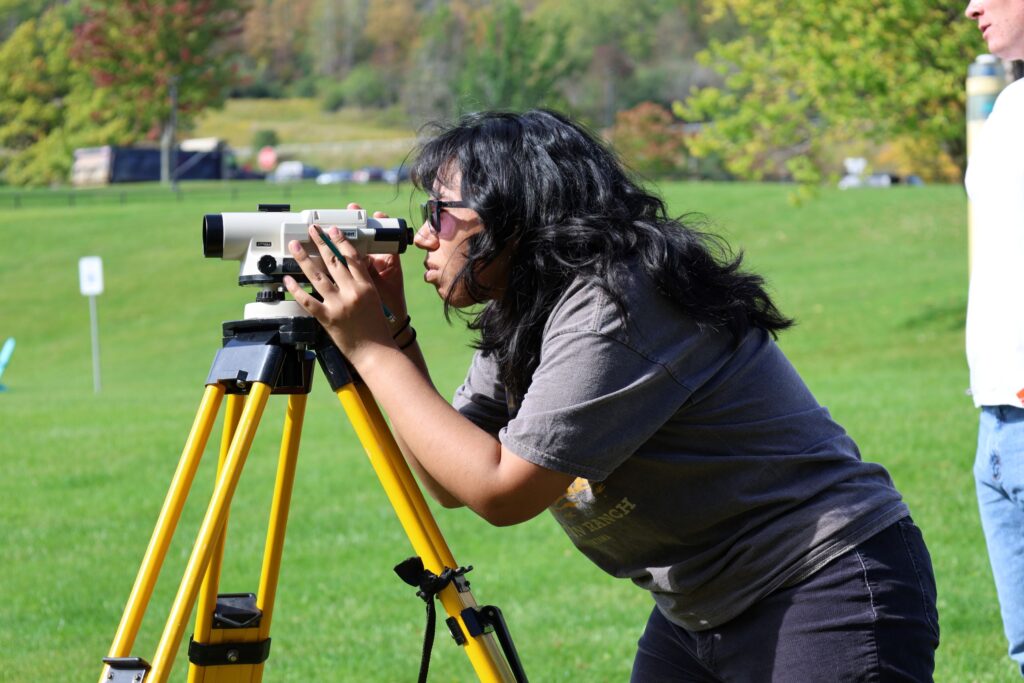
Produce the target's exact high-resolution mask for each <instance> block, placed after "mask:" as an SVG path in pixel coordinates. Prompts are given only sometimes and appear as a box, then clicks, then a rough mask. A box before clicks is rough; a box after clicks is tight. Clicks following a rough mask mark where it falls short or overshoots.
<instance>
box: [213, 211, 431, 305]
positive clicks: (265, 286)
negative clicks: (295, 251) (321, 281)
mask: <svg viewBox="0 0 1024 683" xmlns="http://www.w3.org/2000/svg"><path fill="white" fill-rule="evenodd" d="M314 224H317V225H324V226H330V225H334V226H337V227H338V229H339V230H341V232H342V234H343V235H345V239H346V240H348V241H349V242H350V243H351V244H352V245H353V246H354V247H355V248H356V250H357V251H358V252H359V253H360V254H401V253H404V252H405V250H406V249H407V248H408V246H409V245H410V244H412V239H413V232H412V228H410V227H408V226H407V225H406V222H405V220H404V219H402V218H373V217H371V216H368V215H367V212H366V211H365V210H363V209H308V210H306V211H300V212H298V213H293V212H292V211H291V206H289V205H288V204H260V205H259V210H258V211H255V212H238V213H211V214H206V215H205V216H204V217H203V255H204V256H206V257H207V258H220V259H222V260H225V261H228V260H231V261H239V262H240V263H241V266H240V268H239V271H238V284H239V285H243V286H258V287H260V292H259V293H258V294H257V295H256V303H255V304H249V305H247V306H246V312H245V317H246V319H249V318H267V317H296V316H305V315H307V314H306V312H305V311H304V310H303V309H302V307H301V306H299V305H298V304H296V303H295V302H293V301H285V300H284V289H283V287H282V282H283V281H284V276H285V275H290V276H292V277H293V278H295V280H296V281H298V282H300V283H308V282H309V280H308V279H307V278H306V276H305V274H304V273H303V272H302V269H301V268H299V264H298V263H297V262H296V261H295V259H293V258H292V257H291V256H290V254H289V253H288V243H289V242H291V241H292V240H298V241H300V242H302V243H303V246H304V247H305V249H306V252H307V253H308V254H309V255H310V258H320V257H319V255H318V253H319V252H318V250H317V249H315V248H313V244H312V242H310V240H309V227H310V226H311V225H314Z"/></svg>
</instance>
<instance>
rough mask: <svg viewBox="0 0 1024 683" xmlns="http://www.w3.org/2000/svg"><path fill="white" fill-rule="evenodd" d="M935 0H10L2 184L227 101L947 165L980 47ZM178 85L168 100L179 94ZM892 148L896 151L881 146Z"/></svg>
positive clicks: (766, 160)
mask: <svg viewBox="0 0 1024 683" xmlns="http://www.w3.org/2000/svg"><path fill="white" fill-rule="evenodd" d="M961 9H962V8H961V7H960V6H959V5H950V4H949V3H942V2H938V1H937V0H892V1H891V2H888V3H886V4H885V6H884V8H877V7H875V6H874V4H873V3H866V2H864V0H787V2H764V0H760V1H758V2H755V1H754V0H634V1H633V2H628V3H625V2H621V0H447V1H445V0H117V1H115V0H65V1H63V2H61V1H54V0H49V1H47V0H0V40H2V43H0V148H2V151H0V182H3V183H8V184H50V183H59V182H63V181H65V179H66V178H67V177H68V169H69V167H70V163H71V151H72V150H73V149H74V148H76V147H81V146H90V145H100V144H119V145H124V144H137V143H140V142H143V141H147V140H149V141H155V140H157V139H159V138H160V136H161V135H162V134H164V133H165V131H166V130H167V129H168V126H170V125H172V123H175V121H172V117H176V125H177V126H178V127H179V128H180V129H185V130H187V129H188V127H189V126H190V125H191V124H192V122H194V120H195V117H196V116H197V115H198V114H199V113H200V112H202V111H203V110H204V109H206V108H208V107H218V106H221V105H222V104H223V102H224V101H225V99H226V98H228V97H285V96H290V97H293V96H302V97H316V98H318V99H319V100H320V102H321V104H322V106H323V107H324V108H325V109H333V108H339V107H362V108H365V109H368V110H374V109H379V110H387V111H388V112H390V113H391V114H393V113H394V112H399V113H400V114H401V115H402V116H403V117H404V118H405V120H406V121H407V122H408V124H409V125H410V126H411V127H418V126H419V125H420V124H422V123H424V122H426V121H430V120H437V119H450V118H452V117H454V116H456V115H458V114H459V113H462V112H465V111H470V110H478V109H490V108H504V109H525V108H529V107H535V106H546V107H552V108H556V109H560V110H563V111H566V112H568V113H570V114H572V115H573V116H575V117H577V118H579V119H581V120H583V121H584V122H586V123H588V124H590V125H591V126H593V127H595V128H597V129H601V130H603V131H605V132H606V133H607V135H608V137H609V138H610V139H611V140H612V141H613V142H614V144H615V145H616V148H617V149H619V151H620V153H622V154H623V156H624V157H625V158H626V160H627V161H628V162H629V163H630V164H631V165H633V166H634V168H636V169H637V170H638V171H640V172H642V173H644V174H648V175H652V176H687V175H691V176H692V175H700V176H704V177H708V176H710V177H738V178H753V179H757V178H768V179H782V178H785V179H796V180H800V181H805V182H816V181H818V180H820V179H821V178H823V177H825V176H827V175H828V174H829V173H834V172H836V171H837V170H839V168H838V159H841V157H842V156H843V155H847V154H863V155H870V156H872V157H873V158H874V159H876V160H877V161H878V163H887V164H889V165H890V166H892V167H899V166H906V167H908V168H913V170H914V172H916V173H918V174H919V175H922V176H924V177H926V179H928V178H930V179H953V178H955V177H957V175H958V173H959V171H960V169H961V168H962V166H963V164H964V140H965V131H964V129H965V125H964V120H963V109H964V87H963V82H964V77H965V74H966V68H967V64H968V63H969V62H970V61H971V60H973V58H974V56H975V55H976V54H977V53H979V52H982V51H984V44H983V43H982V42H981V41H980V38H979V37H978V36H977V31H976V28H975V27H974V26H973V25H972V24H971V23H970V22H968V21H967V20H966V19H964V18H963V17H962V16H961V14H960V12H961ZM172 101H173V102H175V103H176V106H175V107H172ZM886 155H888V156H886Z"/></svg>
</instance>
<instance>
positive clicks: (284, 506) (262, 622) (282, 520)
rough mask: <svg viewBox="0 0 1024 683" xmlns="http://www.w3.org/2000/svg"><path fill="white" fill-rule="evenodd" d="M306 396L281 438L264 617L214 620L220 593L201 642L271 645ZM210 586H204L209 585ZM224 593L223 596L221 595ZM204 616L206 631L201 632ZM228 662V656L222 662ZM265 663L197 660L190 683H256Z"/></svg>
mask: <svg viewBox="0 0 1024 683" xmlns="http://www.w3.org/2000/svg"><path fill="white" fill-rule="evenodd" d="M306 398H307V395H306V394H292V395H290V396H289V397H288V410H287V413H286V416H285V424H284V430H283V434H282V439H281V451H280V456H279V458H278V467H277V479H276V482H275V484H274V497H273V502H272V504H271V508H270V524H269V527H268V529H267V540H266V546H265V549H264V554H263V568H262V571H261V573H260V585H259V592H258V593H257V594H256V600H255V609H256V613H257V614H258V615H259V616H258V618H257V622H256V624H255V625H252V626H249V625H246V626H244V627H239V626H230V625H227V624H223V623H220V624H213V623H212V620H213V619H212V617H213V611H214V606H215V605H216V603H217V596H216V595H214V596H213V598H212V600H213V603H212V604H210V605H207V606H206V607H207V608H208V609H209V614H208V615H199V616H197V619H196V623H197V627H196V633H195V635H194V640H195V642H196V643H198V644H200V645H220V646H222V648H221V651H223V648H226V647H232V648H235V647H236V646H239V647H238V648H237V650H236V652H241V646H242V645H243V644H256V643H259V644H263V645H265V646H266V645H269V643H268V641H269V638H270V622H271V618H272V616H273V609H274V598H275V597H276V591H277V580H278V576H279V574H280V569H281V556H282V554H283V552H284V538H285V530H286V527H287V525H288V511H289V508H290V506H291V495H292V486H293V483H294V481H295V467H296V464H297V462H298V455H299V440H300V437H301V434H302V422H303V418H304V416H305V409H306ZM204 589H205V584H204ZM222 597H224V596H222ZM199 617H203V618H204V621H203V625H204V626H205V627H206V628H205V631H200V630H199V624H200V620H199ZM219 663H220V664H224V663H226V662H224V660H219ZM262 677H263V662H262V661H261V662H259V663H246V662H245V660H244V659H242V660H240V661H238V663H234V664H233V665H231V666H218V665H216V664H195V663H193V664H192V665H191V666H190V667H189V679H188V680H189V683H235V682H239V683H241V682H245V683H256V682H258V681H260V680H262Z"/></svg>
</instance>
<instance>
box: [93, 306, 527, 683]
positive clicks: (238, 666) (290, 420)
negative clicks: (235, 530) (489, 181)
mask: <svg viewBox="0 0 1024 683" xmlns="http://www.w3.org/2000/svg"><path fill="white" fill-rule="evenodd" d="M290 304H295V302H292V301H287V302H285V301H275V302H266V303H265V304H264V305H263V306H257V307H255V308H250V307H251V306H252V304H250V305H249V306H247V307H246V317H245V319H243V320H235V321H231V322H226V323H224V324H223V345H222V348H221V349H220V350H219V351H218V352H217V354H216V356H215V357H214V360H213V365H212V367H211V369H210V373H209V375H208V376H207V379H206V383H205V386H206V388H205V392H204V394H203V397H202V400H201V402H200V405H199V409H198V411H197V414H196V417H195V421H194V422H193V425H192V429H191V432H190V433H189V435H188V438H187V440H186V442H185V447H184V450H183V451H182V454H181V458H180V460H179V462H178V466H177V469H176V471H175V473H174V476H173V478H172V480H171V485H170V488H169V490H168V492H167V496H166V498H165V500H164V504H163V507H162V508H161V510H160V514H159V516H158V518H157V522H156V527H155V528H154V530H153V534H152V536H151V538H150V542H149V546H148V547H147V549H146V552H145V555H144V556H143V560H142V565H141V567H140V568H139V572H138V575H137V576H136V579H135V583H134V585H133V587H132V590H131V593H130V595H129V598H128V603H127V605H126V606H125V610H124V613H123V615H122V617H121V622H120V624H119V625H118V627H117V631H116V633H115V635H114V641H113V643H112V644H111V646H110V650H109V654H108V656H107V657H105V658H104V659H103V662H104V666H103V670H102V673H101V675H100V683H129V682H130V683H163V682H164V681H166V680H167V679H168V677H169V675H170V671H171V667H172V666H173V664H174V657H175V655H176V653H177V651H178V648H179V646H180V645H181V640H182V637H183V635H184V630H185V626H186V622H187V621H188V619H189V617H190V615H191V612H192V609H193V607H194V606H195V605H196V604H197V602H198V609H197V612H196V622H195V630H194V632H193V634H192V638H191V642H190V644H189V648H188V656H189V661H190V665H189V674H188V680H189V682H190V683H235V682H238V681H246V682H252V683H258V682H259V681H261V680H262V675H263V667H264V662H265V661H266V659H267V658H268V656H269V654H270V642H271V639H270V624H271V618H272V616H273V609H274V599H275V595H276V591H277V582H278V575H279V572H280V567H281V556H282V551H283V548H284V536H285V528H286V526H287V522H288V508H289V505H290V502H291V493H292V483H293V481H294V477H295V467H296V462H297V459H298V451H299V440H300V436H301V432H302V422H303V417H304V414H305V406H306V399H307V397H308V394H309V392H310V388H311V385H312V378H313V364H314V359H315V360H317V361H318V362H319V364H320V367H321V370H322V371H323V373H324V375H325V376H326V378H327V380H328V383H329V384H330V386H331V389H332V390H333V391H334V392H335V394H336V395H337V397H338V399H339V401H340V402H341V405H342V408H343V409H344V411H345V413H346V415H347V417H348V419H349V420H350V422H351V423H352V426H353V428H354V429H355V432H356V435H357V437H358V439H359V441H360V443H361V444H362V446H363V448H364V449H365V450H366V453H367V456H369V458H370V462H371V464H372V465H373V468H374V470H375V472H376V474H377V477H378V479H379V480H380V482H381V485H382V486H383V487H384V490H385V493H386V494H387V496H388V499H389V501H390V503H391V505H392V507H393V508H394V510H395V513H396V514H397V516H398V519H399V522H400V523H401V524H402V527H403V529H404V531H405V533H406V535H407V536H408V538H409V541H410V542H411V543H412V546H413V550H414V551H415V553H416V556H415V557H412V558H410V559H409V560H406V561H405V562H403V563H401V564H400V565H399V566H398V567H396V568H395V571H396V572H398V573H399V576H400V577H401V578H402V579H403V580H405V581H406V582H407V583H410V584H411V585H414V586H417V587H418V588H419V591H418V592H417V595H418V596H419V597H420V598H422V599H423V600H424V601H425V602H426V603H427V616H428V619H427V621H428V624H427V633H426V636H425V639H424V640H425V642H424V656H423V659H422V662H421V668H420V680H421V681H425V680H426V675H427V667H428V663H429V650H430V645H431V644H432V642H433V626H434V597H435V595H436V596H438V597H439V598H440V601H441V604H442V606H443V607H444V610H445V612H446V613H447V614H448V617H447V619H446V623H447V625H448V628H449V629H450V631H451V634H452V637H453V639H454V640H455V641H456V643H457V644H458V645H460V646H462V647H463V648H464V649H465V652H466V655H467V656H468V657H469V661H470V664H471V665H472V667H473V669H474V671H475V672H476V674H477V676H478V677H479V679H480V680H481V681H486V682H488V683H490V682H509V683H511V682H513V681H514V682H525V681H526V675H525V673H524V671H523V667H522V664H521V662H520V660H519V657H518V654H517V652H516V649H515V646H514V644H513V643H512V639H511V636H510V635H509V631H508V628H507V626H506V624H505V622H504V619H503V618H502V616H501V611H500V610H498V609H497V608H496V607H493V606H484V607H480V606H478V605H477V603H476V600H475V599H474V598H473V594H472V592H471V591H470V588H469V581H468V580H467V579H466V573H467V572H468V571H469V570H470V569H472V567H468V568H466V567H461V566H459V565H458V564H457V563H456V562H455V559H454V558H453V557H452V554H451V551H450V550H449V548H448V546H447V544H446V543H445V540H444V538H443V537H442V535H441V531H440V529H439V528H438V526H437V523H436V521H435V520H434V517H433V515H432V514H431V512H430V510H429V508H428V507H427V503H426V501H425V500H424V498H423V494H422V493H421V491H420V489H419V487H418V486H417V484H416V481H415V479H414V478H413V476H412V473H411V471H410V470H409V466H408V464H407V463H406V462H405V459H404V457H403V456H402V453H401V451H400V450H399V448H398V445H397V443H396V442H395V439H394V436H393V435H392V433H391V431H390V429H389V427H388V425H387V423H386V422H385V420H384V417H383V415H382V414H381V412H380V409H379V408H378V407H377V404H376V401H375V400H374V398H373V395H372V394H371V393H370V391H369V389H368V388H367V387H366V385H365V384H364V383H363V382H362V380H361V379H360V378H359V377H358V375H356V373H355V371H354V369H353V368H352V367H351V366H350V365H349V363H348V361H347V360H346V359H345V358H344V356H343V355H342V354H341V352H340V351H339V350H338V348H337V347H336V346H335V345H334V343H333V342H332V341H331V339H330V337H329V336H328V335H327V333H326V332H325V331H324V329H323V328H322V327H321V326H320V324H319V323H318V322H317V321H316V320H315V319H314V318H312V317H309V316H308V315H306V314H305V313H304V311H303V312H301V313H300V311H302V309H301V307H298V305H297V304H295V305H293V306H292V305H290ZM268 310H270V311H277V312H284V313H287V315H283V316H280V317H265V316H264V314H265V313H266V311H268ZM272 394H284V395H287V397H288V407H287V413H286V415H285V422H284V428H283V433H282V438H281V448H280V456H279V460H278V469H277V478H276V482H275V486H274V494H273V499H272V505H271V511H270V523H269V526H268V530H267V537H266V545H265V548H264V554H263V564H262V570H261V573H260V580H259V587H258V590H257V592H255V593H242V594H239V593H232V594H221V595H218V593H217V590H218V584H219V580H220V570H221V565H222V561H223V556H224V541H225V536H226V529H227V518H228V511H229V508H230V505H231V500H232V497H233V496H234V493H235V490H236V488H237V485H238V482H239V478H240V477H241V474H242V468H243V466H244V465H245V461H246V457H247V456H248V453H249V449H250V447H251V445H252V442H253V438H254V436H255V434H256V429H257V427H258V426H259V422H260V419H261V417H262V415H263V411H264V408H265V407H266V404H267V401H268V399H269V397H270V396H271V395H272ZM225 395H227V401H226V405H225V411H224V420H223V431H222V436H221V444H220V459H219V462H218V466H217V476H216V483H215V485H214V490H213V493H212V495H211V498H210V501H209V504H208V507H207V510H206V513H205V516H204V517H203V520H202V523H201V524H200V527H199V531H198V533H197V537H196V540H195V544H194V546H193V548H192V553H191V555H190V557H189V560H188V563H187V565H186V568H185V571H184V575H183V576H182V580H181V583H180V586H179V588H178V592H177V595H176V597H175V599H174V601H173V603H172V606H171V609H170V614H169V616H168V618H167V621H166V624H165V626H164V630H163V634H162V636H161V637H160V640H159V642H158V644H157V648H156V653H155V655H154V657H153V659H152V661H151V662H149V661H147V660H145V659H143V658H141V657H134V656H131V655H130V654H129V653H130V651H131V649H132V646H133V645H134V643H135V639H136V636H137V635H138V631H139V627H140V625H141V623H142V619H143V616H144V614H145V611H146V608H147V606H148V603H149V600H150V597H151V596H152V593H153V589H154V587H155V585H156V581H157V577H158V575H159V572H160V569H161V566H162V565H163V562H164V559H165V557H166V555H167V551H168V548H169V546H170V542H171V538H172V536H173V535H174V533H175V529H176V527H177V524H178V521H179V519H180V517H181V513H182V510H183V508H184V505H185V501H186V499H187V497H188V494H189V490H190V488H191V486H192V482H193V480H194V478H195V475H196V471H197V469H198V467H199V461H200V459H201V458H202V455H203V452H204V450H205V448H206V443H207V441H208V439H209V437H210V433H211V432H212V430H213V424H214V421H215V420H216V418H217V414H218V411H219V409H220V406H221V403H222V401H223V398H224V396H225ZM495 637H497V640H498V642H497V643H495Z"/></svg>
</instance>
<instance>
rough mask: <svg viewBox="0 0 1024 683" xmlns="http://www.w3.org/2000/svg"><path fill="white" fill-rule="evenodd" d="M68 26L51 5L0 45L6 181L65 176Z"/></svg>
mask: <svg viewBox="0 0 1024 683" xmlns="http://www.w3.org/2000/svg"><path fill="white" fill-rule="evenodd" d="M70 45H71V32H70V31H69V30H68V28H67V26H66V25H65V24H64V21H63V19H62V18H61V17H60V15H59V13H58V12H57V11H54V10H50V11H48V12H46V13H45V14H43V16H42V17H40V18H39V19H29V20H28V21H25V22H23V23H22V24H20V25H19V26H18V28H17V30H16V31H15V32H14V33H13V34H12V35H11V36H10V37H9V38H8V39H7V40H6V41H5V42H4V43H3V45H0V147H3V148H5V149H6V150H7V155H6V156H5V157H0V163H2V167H3V178H4V181H5V182H8V183H11V184H15V185H27V184H32V185H38V184H46V183H54V182H59V181H62V180H64V179H66V178H67V174H68V170H69V169H70V167H71V151H70V149H68V128H67V125H66V122H67V118H68V116H67V112H68V106H69V104H70V102H71V100H72V99H73V97H72V91H73V85H72V83H73V80H74V79H73V71H72V68H71V60H70V57H69V54H68V52H69V48H70Z"/></svg>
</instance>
